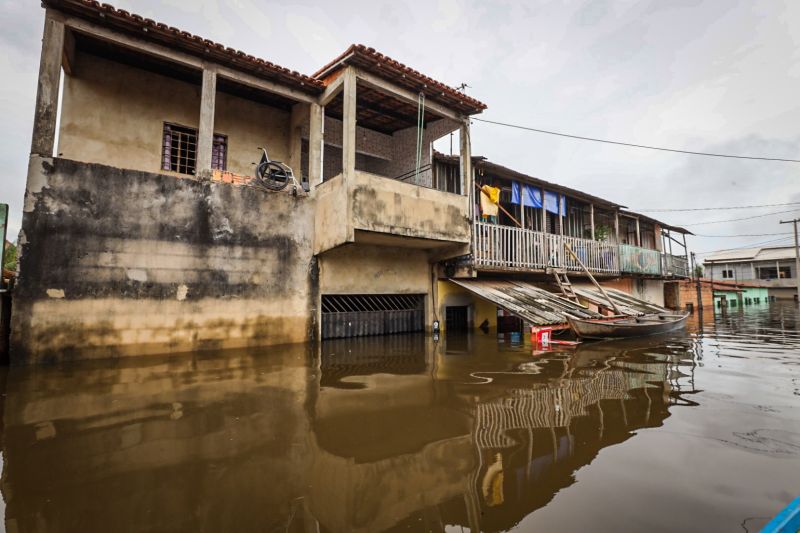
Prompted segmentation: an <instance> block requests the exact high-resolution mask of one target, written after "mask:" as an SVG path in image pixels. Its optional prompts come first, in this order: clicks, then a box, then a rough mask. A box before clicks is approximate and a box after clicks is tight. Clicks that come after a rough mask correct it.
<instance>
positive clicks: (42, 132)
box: [31, 9, 64, 157]
mask: <svg viewBox="0 0 800 533" xmlns="http://www.w3.org/2000/svg"><path fill="white" fill-rule="evenodd" d="M63 56H64V23H63V22H62V21H60V20H56V19H55V18H54V17H53V13H52V12H51V11H50V10H49V9H48V10H47V14H46V15H45V19H44V32H43V34H42V53H41V56H40V58H39V83H38V85H37V88H36V107H35V111H34V116H33V138H32V140H31V154H36V155H41V156H44V157H52V156H53V150H54V149H55V140H56V117H57V116H58V83H59V80H60V78H61V61H62V58H63Z"/></svg>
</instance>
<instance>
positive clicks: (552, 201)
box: [544, 191, 567, 215]
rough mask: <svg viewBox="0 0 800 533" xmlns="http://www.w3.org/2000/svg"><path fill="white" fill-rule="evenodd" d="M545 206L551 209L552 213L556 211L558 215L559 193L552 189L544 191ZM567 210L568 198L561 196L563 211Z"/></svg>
mask: <svg viewBox="0 0 800 533" xmlns="http://www.w3.org/2000/svg"><path fill="white" fill-rule="evenodd" d="M544 208H545V209H547V210H548V211H550V212H551V213H555V214H556V215H558V214H559V212H558V194H557V193H554V192H550V191H545V192H544ZM566 212H567V203H566V199H565V198H564V197H563V196H562V197H561V213H560V214H562V215H563V214H565V213H566Z"/></svg>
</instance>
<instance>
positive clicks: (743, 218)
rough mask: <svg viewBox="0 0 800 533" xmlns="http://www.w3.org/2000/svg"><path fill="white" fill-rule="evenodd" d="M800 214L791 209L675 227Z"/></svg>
mask: <svg viewBox="0 0 800 533" xmlns="http://www.w3.org/2000/svg"><path fill="white" fill-rule="evenodd" d="M796 212H798V210H797V209H789V210H788V211H773V212H772V213H764V214H763V215H753V216H751V217H742V218H729V219H727V220H712V221H709V222H690V223H686V224H674V225H675V226H705V225H708V224H721V223H723V222H738V221H739V220H752V219H754V218H764V217H769V216H772V215H781V214H784V213H796Z"/></svg>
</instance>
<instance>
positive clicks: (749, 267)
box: [703, 246, 797, 299]
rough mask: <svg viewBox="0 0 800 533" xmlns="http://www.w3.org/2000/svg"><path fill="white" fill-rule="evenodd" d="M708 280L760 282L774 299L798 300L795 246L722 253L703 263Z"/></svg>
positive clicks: (713, 254)
mask: <svg viewBox="0 0 800 533" xmlns="http://www.w3.org/2000/svg"><path fill="white" fill-rule="evenodd" d="M703 267H704V268H705V277H706V278H711V279H714V280H722V281H727V280H730V281H759V282H761V283H763V285H764V286H765V287H768V288H769V289H770V291H769V294H770V296H774V297H776V298H786V299H790V298H795V297H796V295H797V269H796V266H795V248H794V246H771V247H760V248H742V249H738V250H721V251H719V252H714V253H712V254H710V255H709V256H708V257H706V259H705V260H704V261H703Z"/></svg>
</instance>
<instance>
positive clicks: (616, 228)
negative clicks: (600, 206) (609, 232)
mask: <svg viewBox="0 0 800 533" xmlns="http://www.w3.org/2000/svg"><path fill="white" fill-rule="evenodd" d="M614 238H615V239H617V245H619V244H620V242H619V211H614Z"/></svg>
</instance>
